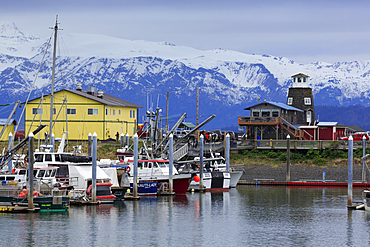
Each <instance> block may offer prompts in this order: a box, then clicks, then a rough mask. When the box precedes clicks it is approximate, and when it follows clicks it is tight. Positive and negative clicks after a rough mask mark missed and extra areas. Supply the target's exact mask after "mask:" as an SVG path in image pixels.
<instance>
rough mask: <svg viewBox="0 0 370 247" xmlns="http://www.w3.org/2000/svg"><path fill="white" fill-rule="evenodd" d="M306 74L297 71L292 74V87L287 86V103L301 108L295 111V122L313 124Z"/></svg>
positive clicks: (312, 104)
mask: <svg viewBox="0 0 370 247" xmlns="http://www.w3.org/2000/svg"><path fill="white" fill-rule="evenodd" d="M308 78H309V76H308V75H305V74H302V73H299V74H296V75H293V76H292V79H293V87H291V88H289V92H288V99H287V105H290V106H293V107H295V108H298V109H301V110H303V112H297V123H298V124H300V125H313V124H314V123H315V120H316V118H315V107H314V103H313V95H312V88H310V87H308Z"/></svg>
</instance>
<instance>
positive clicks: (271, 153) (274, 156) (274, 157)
mask: <svg viewBox="0 0 370 247" xmlns="http://www.w3.org/2000/svg"><path fill="white" fill-rule="evenodd" d="M267 156H268V157H269V158H270V159H276V158H277V153H275V152H269V153H268V154H267Z"/></svg>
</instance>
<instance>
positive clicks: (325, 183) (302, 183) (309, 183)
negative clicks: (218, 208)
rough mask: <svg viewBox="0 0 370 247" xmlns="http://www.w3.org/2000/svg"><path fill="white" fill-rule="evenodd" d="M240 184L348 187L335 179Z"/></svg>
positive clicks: (240, 181) (355, 184)
mask: <svg viewBox="0 0 370 247" xmlns="http://www.w3.org/2000/svg"><path fill="white" fill-rule="evenodd" d="M238 185H269V186H311V187H325V186H327V187H348V183H347V182H335V181H318V180H316V181H315V180H307V181H291V182H287V181H274V180H273V179H255V180H253V181H246V180H239V182H238ZM353 187H359V188H363V187H369V188H370V183H363V182H353Z"/></svg>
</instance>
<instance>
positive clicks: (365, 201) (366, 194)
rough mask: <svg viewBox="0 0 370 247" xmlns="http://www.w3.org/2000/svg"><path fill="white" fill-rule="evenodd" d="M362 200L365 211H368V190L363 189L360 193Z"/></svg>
mask: <svg viewBox="0 0 370 247" xmlns="http://www.w3.org/2000/svg"><path fill="white" fill-rule="evenodd" d="M362 199H363V202H364V207H365V210H370V189H364V190H363V191H362Z"/></svg>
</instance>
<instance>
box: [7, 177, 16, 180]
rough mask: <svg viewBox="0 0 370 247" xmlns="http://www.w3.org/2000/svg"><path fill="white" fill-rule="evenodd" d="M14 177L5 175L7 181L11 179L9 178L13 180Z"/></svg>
mask: <svg viewBox="0 0 370 247" xmlns="http://www.w3.org/2000/svg"><path fill="white" fill-rule="evenodd" d="M14 179H15V177H14V176H7V177H6V180H7V181H11V180H14Z"/></svg>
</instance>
